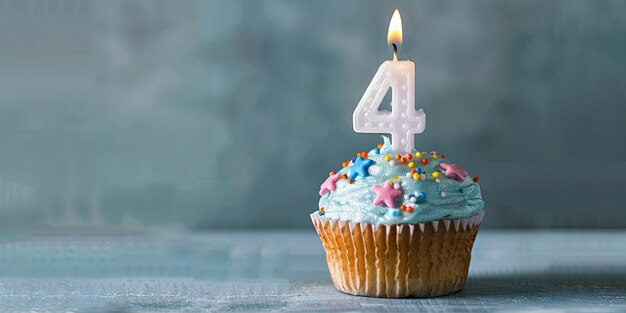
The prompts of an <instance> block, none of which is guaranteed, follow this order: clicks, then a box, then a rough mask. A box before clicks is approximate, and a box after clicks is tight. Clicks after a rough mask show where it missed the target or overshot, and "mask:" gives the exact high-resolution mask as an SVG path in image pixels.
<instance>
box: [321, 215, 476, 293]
mask: <svg viewBox="0 0 626 313" xmlns="http://www.w3.org/2000/svg"><path fill="white" fill-rule="evenodd" d="M483 216H484V211H481V212H480V213H479V214H477V215H474V216H472V217H470V218H466V219H455V220H438V221H433V222H425V223H419V224H398V225H385V224H382V225H374V224H367V223H350V222H345V221H338V220H334V219H328V218H325V217H323V216H319V215H318V214H316V213H314V214H311V219H312V220H313V225H314V226H315V229H316V230H317V234H318V235H319V237H320V239H321V240H322V244H323V246H324V250H326V261H327V263H328V270H329V271H330V276H331V278H332V280H333V284H334V285H335V287H336V288H337V289H338V290H339V291H342V292H345V293H349V294H353V295H359V296H370V297H385V298H403V297H434V296H441V295H446V294H450V293H453V292H456V291H458V290H460V289H461V288H463V284H464V283H465V280H466V279H467V272H468V269H469V264H470V258H471V250H472V246H473V245H474V239H475V238H476V234H477V233H478V229H479V228H480V223H481V222H482V219H483Z"/></svg>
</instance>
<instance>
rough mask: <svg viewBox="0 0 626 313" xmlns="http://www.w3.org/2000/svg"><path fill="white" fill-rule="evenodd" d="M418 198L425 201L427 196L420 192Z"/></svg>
mask: <svg viewBox="0 0 626 313" xmlns="http://www.w3.org/2000/svg"><path fill="white" fill-rule="evenodd" d="M417 197H418V198H419V199H420V200H424V199H426V194H425V193H423V192H421V191H420V193H419V194H418V195H417Z"/></svg>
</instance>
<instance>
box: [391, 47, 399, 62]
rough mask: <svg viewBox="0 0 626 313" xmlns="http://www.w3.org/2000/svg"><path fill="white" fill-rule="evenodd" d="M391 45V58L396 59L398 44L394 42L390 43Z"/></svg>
mask: <svg viewBox="0 0 626 313" xmlns="http://www.w3.org/2000/svg"><path fill="white" fill-rule="evenodd" d="M391 45H392V46H393V60H394V61H398V46H396V44H395V43H392V44H391Z"/></svg>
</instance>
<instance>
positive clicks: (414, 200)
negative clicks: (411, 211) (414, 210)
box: [409, 196, 417, 203]
mask: <svg viewBox="0 0 626 313" xmlns="http://www.w3.org/2000/svg"><path fill="white" fill-rule="evenodd" d="M409 201H411V202H413V203H415V202H417V198H416V197H415V196H412V197H411V198H409Z"/></svg>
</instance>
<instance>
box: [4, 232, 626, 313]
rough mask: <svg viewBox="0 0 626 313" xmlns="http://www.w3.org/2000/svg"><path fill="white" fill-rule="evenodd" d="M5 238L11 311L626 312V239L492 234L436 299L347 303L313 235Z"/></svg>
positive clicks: (618, 235) (623, 235)
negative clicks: (451, 288)
mask: <svg viewBox="0 0 626 313" xmlns="http://www.w3.org/2000/svg"><path fill="white" fill-rule="evenodd" d="M1 238H2V239H1V240H2V241H1V242H0V308H1V310H2V311H25V312H30V311H38V312H39V311H64V312H67V311H100V312H108V311H131V312H136V311H146V312H147V311H150V312H152V311H159V312H167V311H194V312H195V311H214V312H225V311H231V312H232V311H280V312H295V311H333V312H346V311H386V312H401V311H417V310H428V311H435V312H487V311H490V312H491V311H506V312H517V311H536V312H544V311H548V310H550V311H554V312H561V311H567V312H589V311H594V312H624V311H626V231H489V230H481V231H480V233H479V235H478V238H477V241H476V245H475V248H474V251H473V260H472V264H471V268H470V276H469V279H468V281H467V283H466V285H465V288H464V289H463V290H462V291H460V292H458V293H456V294H453V295H449V296H444V297H439V298H430V299H376V298H364V297H355V296H350V295H345V294H342V293H339V292H338V291H336V290H335V289H334V288H333V286H332V284H331V282H330V277H329V275H328V271H327V269H326V263H325V260H324V255H323V251H322V247H321V243H320V242H319V240H318V238H317V235H316V234H315V232H314V231H313V230H312V229H311V230H302V231H256V232H244V231H240V232H211V233H203V234H190V235H180V234H176V235H137V234H117V235H101V234H93V233H92V234H83V235H80V236H67V235H63V234H58V233H52V232H49V233H45V234H42V235H37V236H27V237H6V236H5V237H1Z"/></svg>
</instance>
